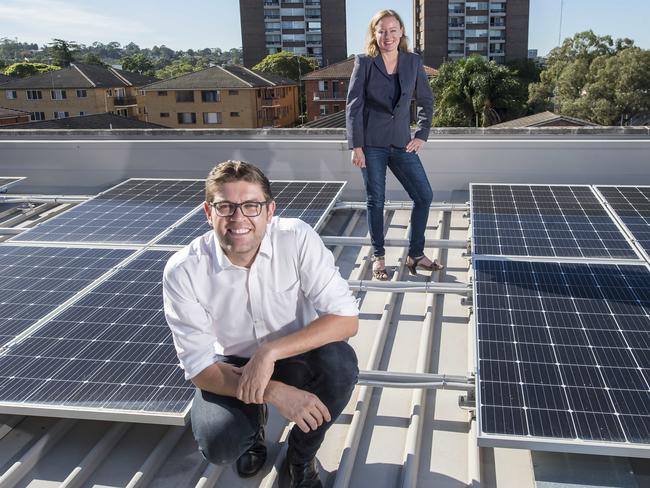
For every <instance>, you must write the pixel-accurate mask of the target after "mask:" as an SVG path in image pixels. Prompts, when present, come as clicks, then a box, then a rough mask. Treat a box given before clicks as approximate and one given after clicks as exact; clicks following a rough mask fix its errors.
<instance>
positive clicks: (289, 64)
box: [253, 51, 318, 81]
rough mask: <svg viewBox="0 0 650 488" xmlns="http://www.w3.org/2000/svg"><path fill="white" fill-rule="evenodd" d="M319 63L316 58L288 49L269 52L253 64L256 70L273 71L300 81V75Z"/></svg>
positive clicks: (311, 69) (308, 71)
mask: <svg viewBox="0 0 650 488" xmlns="http://www.w3.org/2000/svg"><path fill="white" fill-rule="evenodd" d="M317 67H318V64H317V62H316V60H315V59H314V58H307V57H305V56H301V55H299V54H294V53H290V52H288V51H280V52H279V53H275V54H269V55H268V56H267V57H265V58H264V59H263V60H262V61H260V62H259V63H257V64H256V65H255V66H253V70H254V71H261V72H263V73H273V74H276V75H278V76H282V77H284V78H289V79H290V80H294V81H300V77H301V76H304V75H306V74H307V73H310V72H311V71H314V70H315V69H316V68H317Z"/></svg>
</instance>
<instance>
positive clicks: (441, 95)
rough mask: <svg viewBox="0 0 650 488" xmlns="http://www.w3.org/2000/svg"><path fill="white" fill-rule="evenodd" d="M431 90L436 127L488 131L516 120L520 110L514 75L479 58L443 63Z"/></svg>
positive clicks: (504, 68) (517, 83)
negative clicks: (476, 128) (489, 128)
mask: <svg viewBox="0 0 650 488" xmlns="http://www.w3.org/2000/svg"><path fill="white" fill-rule="evenodd" d="M431 88H432V90H433V95H434V99H435V104H436V106H435V112H434V116H433V125H434V126H436V127H470V126H476V127H487V126H489V125H492V124H495V123H498V122H501V121H502V120H505V119H506V118H511V117H512V116H516V115H513V114H518V113H519V111H520V110H521V106H522V103H521V101H518V100H517V98H516V95H517V93H518V92H520V83H519V81H518V79H517V76H516V74H515V72H514V71H512V70H510V69H509V68H507V67H505V66H500V65H498V64H496V63H495V62H494V61H487V60H485V59H483V58H482V57H481V56H478V55H474V56H471V57H469V58H467V59H459V60H457V61H452V62H447V63H443V64H442V65H441V66H440V68H439V69H438V74H437V76H436V77H434V78H433V80H431ZM508 115H510V117H508Z"/></svg>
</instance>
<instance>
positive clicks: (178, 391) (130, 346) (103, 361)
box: [0, 249, 195, 425]
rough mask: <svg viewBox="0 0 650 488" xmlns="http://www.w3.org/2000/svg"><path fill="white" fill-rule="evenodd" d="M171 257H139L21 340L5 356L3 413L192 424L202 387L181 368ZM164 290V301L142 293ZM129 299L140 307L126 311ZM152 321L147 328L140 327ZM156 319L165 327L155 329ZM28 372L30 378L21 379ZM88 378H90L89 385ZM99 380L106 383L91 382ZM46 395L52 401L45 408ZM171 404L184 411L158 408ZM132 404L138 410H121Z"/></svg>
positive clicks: (165, 253) (162, 253)
mask: <svg viewBox="0 0 650 488" xmlns="http://www.w3.org/2000/svg"><path fill="white" fill-rule="evenodd" d="M171 254H173V251H169V250H151V249H142V250H141V251H140V252H136V253H134V254H132V255H131V256H129V257H128V258H126V259H125V260H123V261H122V262H121V263H120V264H119V265H118V266H117V267H116V268H114V270H113V272H111V273H110V274H107V275H104V276H103V277H102V278H101V279H98V280H96V282H95V283H94V286H93V287H92V288H91V289H88V290H86V291H85V292H84V293H83V294H78V295H77V296H76V297H75V300H74V301H73V302H72V303H69V304H68V305H67V306H66V307H65V308H62V309H61V310H59V311H58V313H56V314H54V315H53V316H52V317H50V318H49V320H47V321H46V322H44V323H43V324H42V325H41V326H40V327H39V328H37V329H36V330H34V331H32V332H31V333H30V334H29V335H27V336H25V337H23V338H21V339H20V340H17V341H14V343H13V344H11V347H10V348H7V349H6V350H5V351H4V353H3V354H0V365H1V366H0V412H2V413H8V414H22V415H45V416H55V417H66V418H79V419H95V420H110V421H128V422H140V423H155V424H166V425H185V423H186V422H187V419H188V414H189V411H190V408H191V404H192V398H193V395H194V391H195V388H194V386H192V385H191V383H189V382H187V381H185V379H184V376H183V373H182V371H181V369H180V368H179V367H178V361H177V358H176V351H175V349H174V346H173V342H172V338H171V332H170V330H169V328H168V326H167V323H166V321H165V319H164V314H163V312H162V290H160V288H161V286H162V285H161V280H162V270H163V268H164V265H165V263H166V262H167V259H168V258H169V257H170V256H171ZM148 256H156V258H155V259H153V260H150V261H153V262H154V264H155V265H156V266H157V267H158V268H159V269H157V270H153V271H151V270H150V266H148V265H147V262H146V261H147V257H148ZM143 261H144V265H143ZM143 278H144V279H143ZM147 279H148V280H149V281H147ZM120 286H121V288H120ZM129 287H131V288H134V287H135V288H137V290H136V291H137V293H133V294H131V295H128V294H124V293H123V292H124V290H128V289H129ZM147 287H148V288H147ZM145 288H146V289H147V290H144V289H145ZM156 289H158V290H159V296H158V295H147V294H146V293H144V294H141V292H143V291H152V290H156ZM128 296H132V297H134V298H135V300H136V301H135V302H134V303H133V304H132V306H131V307H129V308H124V307H120V306H118V304H119V303H120V302H122V301H123V300H124V297H128ZM98 303H100V304H101V305H99V306H98V305H97V304H98ZM138 304H140V305H141V306H143V307H145V308H142V307H140V308H138V307H136V306H135V305H138ZM146 307H149V308H146ZM147 314H149V315H147ZM102 317H103V318H104V321H100V319H101V318H102ZM106 317H108V318H109V319H110V320H111V322H108V321H106V320H108V319H107V318H106ZM145 317H146V319H147V322H146V323H144V324H143V323H135V322H136V321H138V320H143V319H144V318H145ZM120 320H129V321H132V322H133V323H130V322H128V323H125V324H121V323H120ZM154 320H156V321H158V322H159V323H157V324H154V323H149V321H154ZM116 334H117V337H118V339H116V337H115V336H116ZM150 341H157V342H150ZM145 353H148V354H147V355H146V356H145V359H148V358H154V359H155V361H153V362H147V361H142V360H138V359H141V356H140V354H145ZM164 360H166V362H165V361H164ZM77 364H81V366H77ZM114 365H117V366H114ZM149 367H150V370H147V368H149ZM156 368H157V369H156ZM26 370H28V371H29V373H28V374H29V375H30V376H26V374H20V373H21V372H23V371H26ZM161 371H163V373H164V374H162V375H161ZM138 372H141V373H142V374H145V373H148V375H147V376H146V378H145V380H146V379H147V378H151V374H152V373H157V374H158V379H159V380H162V381H163V383H162V384H160V383H157V384H148V383H144V382H142V383H132V382H129V380H132V379H134V375H135V374H136V373H138ZM11 373H14V374H11ZM64 373H65V374H64ZM84 375H86V376H88V378H85V379H84V380H82V378H84ZM154 377H155V375H154ZM93 378H95V379H97V378H100V379H102V381H98V380H97V381H90V380H91V379H93ZM116 378H117V379H116ZM118 379H119V380H121V381H120V382H119V383H118V382H117V380H118ZM111 380H112V381H111ZM65 395H67V402H66V396H65ZM120 395H121V396H120ZM40 396H44V399H41V401H38V399H39V398H40ZM30 399H31V400H30ZM47 399H50V400H51V401H50V402H49V403H48V402H47V401H46V400H47ZM165 401H167V402H168V404H173V405H176V406H177V408H175V409H170V410H168V411H165V410H164V409H157V410H156V409H155V408H154V407H153V406H154V405H156V404H157V403H161V402H165ZM138 402H139V403H138ZM126 403H128V404H129V405H134V406H133V408H118V407H119V406H120V405H122V404H126ZM149 406H151V407H149Z"/></svg>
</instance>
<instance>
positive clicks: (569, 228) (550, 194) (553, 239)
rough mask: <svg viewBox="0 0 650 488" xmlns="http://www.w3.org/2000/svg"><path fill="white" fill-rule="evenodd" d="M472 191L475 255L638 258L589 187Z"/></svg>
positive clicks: (512, 187) (497, 187) (509, 187)
mask: <svg viewBox="0 0 650 488" xmlns="http://www.w3.org/2000/svg"><path fill="white" fill-rule="evenodd" d="M471 191H472V233H473V252H474V253H475V254H483V255H512V256H541V257H544V256H552V257H580V258H596V257H598V258H633V259H636V258H637V256H636V254H635V252H634V251H633V249H632V247H631V246H630V244H629V243H628V242H627V241H626V240H625V237H624V235H623V234H622V233H621V231H620V230H619V229H618V227H617V226H616V224H615V222H614V221H613V220H612V219H611V217H610V216H609V214H608V213H607V211H606V210H605V208H604V207H603V206H602V205H601V203H600V202H599V201H598V199H597V198H596V196H595V194H594V193H593V192H592V191H591V189H590V188H589V187H586V186H585V187H583V186H543V185H531V186H529V185H520V186H519V185H480V184H474V185H472V187H471Z"/></svg>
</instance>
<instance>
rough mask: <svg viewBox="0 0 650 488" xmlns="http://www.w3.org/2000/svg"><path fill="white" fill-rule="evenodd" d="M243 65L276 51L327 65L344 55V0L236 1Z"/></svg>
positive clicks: (339, 59)
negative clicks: (238, 13) (239, 22)
mask: <svg viewBox="0 0 650 488" xmlns="http://www.w3.org/2000/svg"><path fill="white" fill-rule="evenodd" d="M239 11H240V19H241V33H242V45H243V46H242V49H243V56H244V66H247V67H249V68H251V67H253V66H255V65H256V64H257V63H259V62H260V61H261V60H262V59H264V58H265V57H266V56H267V55H269V54H273V53H277V52H280V51H289V52H293V53H295V54H300V55H303V56H308V57H312V58H315V59H316V60H317V61H318V64H319V66H327V65H329V64H332V63H336V62H337V61H342V60H344V59H345V58H346V57H347V45H346V43H347V39H346V27H345V0H239Z"/></svg>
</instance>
